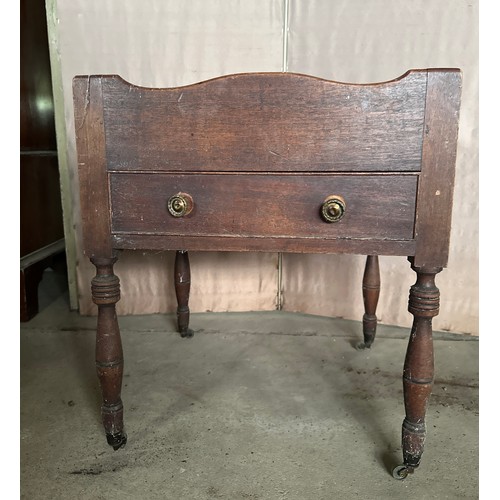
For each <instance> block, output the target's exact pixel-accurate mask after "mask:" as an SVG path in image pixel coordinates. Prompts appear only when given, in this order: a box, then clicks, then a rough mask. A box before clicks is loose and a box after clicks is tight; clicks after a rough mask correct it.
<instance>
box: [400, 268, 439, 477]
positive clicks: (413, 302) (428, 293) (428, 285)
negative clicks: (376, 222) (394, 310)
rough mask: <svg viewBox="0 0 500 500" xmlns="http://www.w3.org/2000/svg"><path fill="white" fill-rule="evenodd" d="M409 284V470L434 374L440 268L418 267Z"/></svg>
mask: <svg viewBox="0 0 500 500" xmlns="http://www.w3.org/2000/svg"><path fill="white" fill-rule="evenodd" d="M412 269H413V270H414V271H415V272H416V273H417V281H416V283H415V284H414V285H413V286H412V287H411V288H410V298H409V301H408V310H409V311H410V313H411V314H413V316H414V320H413V327H412V329H411V334H410V339H409V342H408V349H407V351H406V358H405V363H404V370H403V392H404V401H405V412H406V417H405V419H404V421H403V430H402V446H403V460H404V465H405V467H406V468H407V470H408V472H413V470H414V469H415V468H416V467H418V466H419V464H420V459H421V457H422V453H423V451H424V441H425V435H426V428H425V414H426V411H427V406H428V404H429V398H430V395H431V392H432V383H433V378H434V349H433V341H432V318H433V317H434V316H437V315H438V314H439V290H438V288H437V287H436V285H435V283H434V279H435V276H436V274H437V273H438V272H440V271H441V268H418V267H416V266H414V265H412Z"/></svg>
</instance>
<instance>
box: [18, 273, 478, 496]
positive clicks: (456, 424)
mask: <svg viewBox="0 0 500 500" xmlns="http://www.w3.org/2000/svg"><path fill="white" fill-rule="evenodd" d="M45 280H46V279H45V278H44V281H45ZM42 283H43V282H42ZM53 290H54V288H52V291H51V292H50V293H49V294H48V295H47V294H46V295H45V297H44V299H43V301H44V302H43V301H42V302H43V303H42V307H41V308H42V310H41V312H40V314H39V315H38V316H36V317H35V318H34V319H33V320H31V321H30V322H28V323H24V324H22V325H21V498H23V499H29V500H35V499H51V500H56V499H64V500H66V499H81V500H84V499H85V500H86V499H89V500H90V499H92V500H97V499H106V500H113V499H118V498H119V499H139V500H142V499H145V500H149V499H172V500H184V499H186V500H197V499H207V500H210V499H228V500H239V499H242V500H244V499H255V500H256V499H259V500H261V499H262V500H268V499H269V500H331V499H341V500H343V499H355V498H362V499H383V500H385V499H406V498H412V499H434V498H435V499H439V500H442V499H457V498H459V499H466V498H470V499H473V498H478V455H479V452H478V346H479V342H478V341H477V339H474V338H471V337H464V336H458V335H452V334H446V333H439V332H437V333H436V336H435V365H436V377H435V385H434V393H433V396H432V399H431V404H430V408H429V410H428V417H427V428H428V436H427V442H426V451H425V453H424V456H423V459H422V464H421V466H420V468H419V470H417V472H416V473H415V474H414V475H413V476H410V477H408V478H407V479H406V480H404V481H397V480H395V479H393V478H392V476H391V470H392V468H393V467H394V466H395V465H397V464H399V463H400V462H401V450H400V429H401V422H402V419H403V416H404V409H403V399H402V384H401V374H402V365H403V360H404V355H405V350H406V344H407V337H408V330H407V329H401V328H395V327H384V326H382V325H380V326H379V330H378V334H377V339H376V341H375V344H374V346H373V347H372V348H371V349H370V350H363V351H360V350H357V349H355V346H356V344H357V343H358V342H359V341H360V337H361V333H360V332H361V324H360V323H358V322H354V321H346V320H342V319H330V318H324V317H316V316H308V315H303V314H291V313H278V312H269V313H245V314H236V313H234V314H233V313H230V314H210V313H205V314H193V315H192V319H191V324H192V327H193V329H194V330H195V336H194V338H192V339H182V338H180V337H179V336H178V334H177V333H175V331H174V328H175V322H174V317H173V316H171V315H154V316H133V317H122V318H120V325H121V329H122V339H123V347H124V353H125V375H124V387H123V392H122V397H123V401H124V405H125V419H126V420H125V421H126V430H127V433H128V438H129V440H128V443H127V445H126V447H125V448H123V449H121V450H119V451H116V452H114V451H113V449H112V448H110V447H109V446H108V445H107V444H106V440H105V437H104V435H103V431H102V429H101V425H100V416H99V405H100V394H99V389H98V384H97V380H96V376H95V368H94V327H95V318H88V317H80V316H79V315H78V314H76V313H71V312H69V310H68V299H67V296H66V294H65V293H64V292H62V293H61V291H60V292H58V293H57V291H56V293H54V291H53ZM408 321H409V323H410V322H411V316H410V315H408Z"/></svg>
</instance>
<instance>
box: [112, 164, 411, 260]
mask: <svg viewBox="0 0 500 500" xmlns="http://www.w3.org/2000/svg"><path fill="white" fill-rule="evenodd" d="M110 189H111V205H112V213H113V223H112V232H113V234H120V233H135V234H141V233H142V234H165V235H179V234H185V235H190V236H225V235H235V236H236V235H239V236H253V237H289V238H305V237H311V238H317V239H318V240H321V239H325V238H327V239H337V238H349V239H354V238H362V239H368V238H371V239H374V240H411V239H413V225H414V217H415V196H416V192H417V177H416V176H415V175H385V176H384V175H378V176H376V175H368V176H354V175H331V176H320V175H308V176H301V175H246V176H245V177H244V178H242V176H240V175H215V174H214V175H196V174H188V175H171V174H161V173H154V174H111V176H110ZM180 191H181V192H186V193H188V194H190V195H191V196H192V198H193V201H194V208H193V211H192V212H191V213H190V214H189V215H188V216H185V217H179V218H176V217H172V216H171V215H169V213H168V211H167V208H166V206H167V200H168V198H169V197H170V196H171V195H174V194H176V193H178V192H180ZM333 194H336V195H341V196H343V197H344V199H345V201H346V203H347V210H346V212H345V216H344V217H343V218H342V219H341V220H340V221H338V222H335V223H326V222H325V221H324V220H323V219H322V218H321V216H320V208H321V205H322V203H323V202H324V201H325V199H326V198H327V197H328V196H329V195H333ZM262 243H263V250H265V248H266V241H265V240H263V242H262Z"/></svg>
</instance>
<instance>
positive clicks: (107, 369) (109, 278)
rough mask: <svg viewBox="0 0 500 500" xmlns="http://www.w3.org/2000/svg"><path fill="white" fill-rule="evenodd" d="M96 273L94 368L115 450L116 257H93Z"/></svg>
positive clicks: (118, 418) (119, 418)
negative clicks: (114, 270) (96, 311)
mask: <svg viewBox="0 0 500 500" xmlns="http://www.w3.org/2000/svg"><path fill="white" fill-rule="evenodd" d="M91 260H92V263H93V264H94V265H95V266H96V269H97V274H96V276H95V277H94V278H93V280H92V300H93V301H94V303H95V304H97V307H98V316H97V336H96V368H97V376H98V378H99V382H100V385H101V392H102V398H103V402H102V407H101V414H102V421H103V425H104V430H105V432H106V438H107V440H108V444H110V445H111V446H113V448H114V449H115V450H117V449H118V448H120V447H121V446H124V445H125V443H126V442H127V435H126V434H125V432H124V428H123V403H122V400H121V388H122V379H123V351H122V343H121V337H120V328H119V326H118V320H117V318H116V310H115V304H116V303H117V302H118V301H119V300H120V280H119V279H118V277H117V276H115V274H114V273H113V264H114V263H115V261H116V258H113V259H108V258H92V259H91Z"/></svg>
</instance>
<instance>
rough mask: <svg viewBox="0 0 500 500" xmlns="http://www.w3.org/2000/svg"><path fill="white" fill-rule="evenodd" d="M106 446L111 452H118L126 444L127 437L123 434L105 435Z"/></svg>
mask: <svg viewBox="0 0 500 500" xmlns="http://www.w3.org/2000/svg"><path fill="white" fill-rule="evenodd" d="M106 439H107V441H108V444H109V445H110V446H112V447H113V450H115V451H116V450H119V449H120V448H122V447H123V446H125V445H126V444H127V435H126V434H125V433H124V432H119V433H118V434H106Z"/></svg>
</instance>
